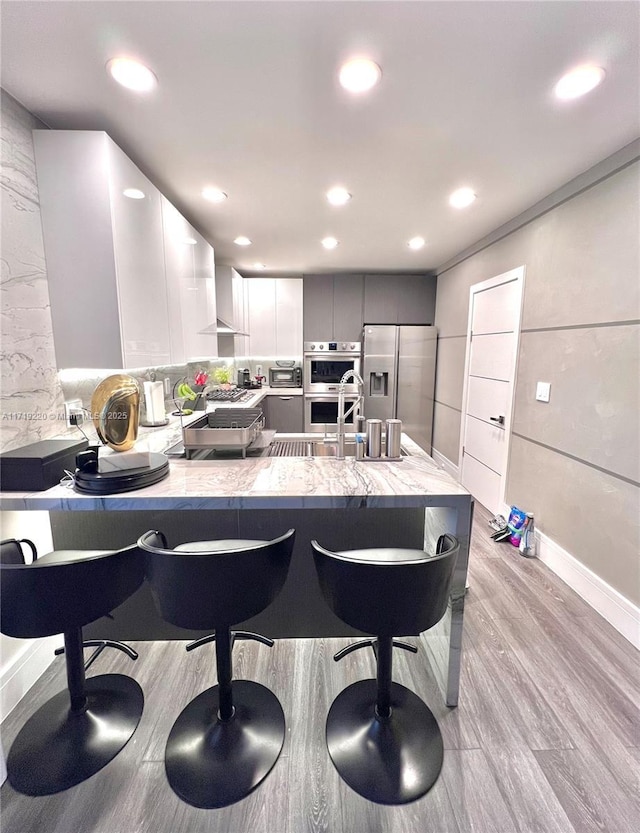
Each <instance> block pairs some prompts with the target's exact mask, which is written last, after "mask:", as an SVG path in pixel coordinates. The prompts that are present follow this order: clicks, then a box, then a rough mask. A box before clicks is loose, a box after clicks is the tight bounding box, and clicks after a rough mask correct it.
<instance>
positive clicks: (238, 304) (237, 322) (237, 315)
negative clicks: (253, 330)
mask: <svg viewBox="0 0 640 833" xmlns="http://www.w3.org/2000/svg"><path fill="white" fill-rule="evenodd" d="M244 284H245V279H244V278H243V277H242V275H240V274H239V273H238V272H236V270H235V269H232V270H231V287H232V295H233V324H234V326H235V328H236V329H237V330H238V331H239V333H240V335H237V336H234V338H233V343H234V353H235V355H236V356H246V355H247V345H248V343H249V339H248V336H247V333H248V332H249V323H248V321H247V314H248V313H247V309H246V306H245V302H244V298H245V292H244Z"/></svg>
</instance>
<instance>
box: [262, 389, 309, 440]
mask: <svg viewBox="0 0 640 833" xmlns="http://www.w3.org/2000/svg"><path fill="white" fill-rule="evenodd" d="M265 406H266V407H265ZM262 409H263V413H264V415H265V427H266V428H271V429H272V430H275V431H279V432H280V433H282V434H301V433H302V432H303V431H304V396H292V395H291V394H287V393H286V391H284V390H283V392H282V393H279V394H273V393H272V394H269V396H267V397H265V399H263V400H262Z"/></svg>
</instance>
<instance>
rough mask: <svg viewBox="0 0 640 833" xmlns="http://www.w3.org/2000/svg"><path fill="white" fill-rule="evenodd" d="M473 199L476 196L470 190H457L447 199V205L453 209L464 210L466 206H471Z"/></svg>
mask: <svg viewBox="0 0 640 833" xmlns="http://www.w3.org/2000/svg"><path fill="white" fill-rule="evenodd" d="M475 198H476V194H474V192H473V191H472V189H471V188H458V190H457V191H454V192H453V194H451V196H450V197H449V205H451V206H453V208H466V207H467V206H468V205H471V203H472V202H473V201H474V200H475Z"/></svg>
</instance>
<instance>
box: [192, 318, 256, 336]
mask: <svg viewBox="0 0 640 833" xmlns="http://www.w3.org/2000/svg"><path fill="white" fill-rule="evenodd" d="M198 333H199V335H212V336H216V335H217V336H247V335H249V333H242V332H240V330H236V328H235V327H234V326H233V325H232V324H229V323H228V322H227V321H225V320H224V318H216V323H215V324H207V326H206V327H204V328H203V329H202V330H198Z"/></svg>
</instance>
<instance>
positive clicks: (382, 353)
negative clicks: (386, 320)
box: [362, 324, 438, 454]
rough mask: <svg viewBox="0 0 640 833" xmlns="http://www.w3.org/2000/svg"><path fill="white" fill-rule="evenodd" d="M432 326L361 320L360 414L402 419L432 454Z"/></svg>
mask: <svg viewBox="0 0 640 833" xmlns="http://www.w3.org/2000/svg"><path fill="white" fill-rule="evenodd" d="M437 333H438V330H437V328H436V327H421V326H410V325H406V326H404V325H399V326H396V325H393V324H365V325H364V342H363V355H364V359H363V372H362V378H363V380H364V415H365V417H366V418H367V419H381V420H383V421H384V420H385V419H394V418H395V419H401V420H402V430H403V431H404V432H405V433H406V434H408V435H409V436H410V437H411V439H412V440H414V441H415V442H417V443H418V445H419V446H420V447H421V448H423V449H424V450H425V451H426V452H428V453H429V454H431V435H432V429H433V394H434V387H435V372H436V344H437Z"/></svg>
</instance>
